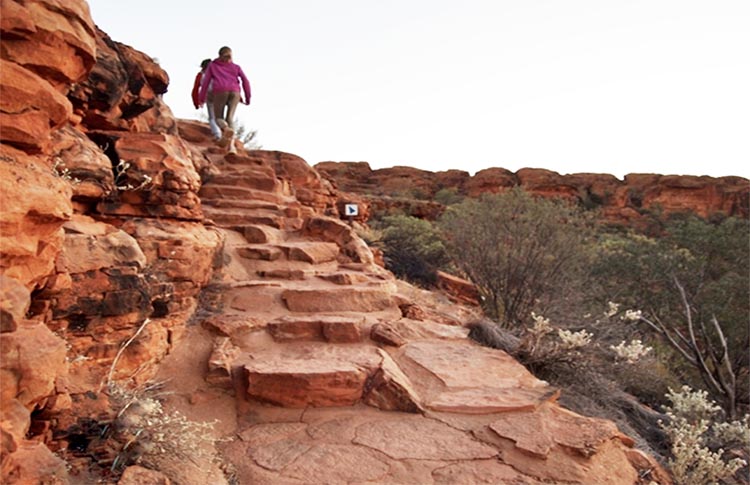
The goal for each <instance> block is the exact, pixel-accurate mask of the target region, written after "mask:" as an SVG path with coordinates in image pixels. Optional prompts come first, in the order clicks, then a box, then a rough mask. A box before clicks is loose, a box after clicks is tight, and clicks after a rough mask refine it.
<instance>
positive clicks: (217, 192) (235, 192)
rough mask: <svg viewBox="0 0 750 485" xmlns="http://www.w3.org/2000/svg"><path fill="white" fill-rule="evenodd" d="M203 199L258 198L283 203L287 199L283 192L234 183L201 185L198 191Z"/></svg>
mask: <svg viewBox="0 0 750 485" xmlns="http://www.w3.org/2000/svg"><path fill="white" fill-rule="evenodd" d="M198 196H199V197H200V198H201V200H210V199H219V200H232V199H235V200H257V201H264V202H274V203H277V204H278V203H283V202H284V200H285V199H286V198H285V197H284V194H282V193H281V192H269V191H266V190H258V189H250V188H247V187H236V186H234V185H218V184H213V183H208V184H206V185H204V186H202V187H201V189H200V191H199V192H198Z"/></svg>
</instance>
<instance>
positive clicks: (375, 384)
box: [363, 350, 422, 413]
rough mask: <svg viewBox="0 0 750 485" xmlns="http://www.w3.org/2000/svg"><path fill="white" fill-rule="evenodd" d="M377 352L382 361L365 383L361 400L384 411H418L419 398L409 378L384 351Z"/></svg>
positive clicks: (419, 407) (419, 409) (419, 408)
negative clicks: (365, 386)
mask: <svg viewBox="0 0 750 485" xmlns="http://www.w3.org/2000/svg"><path fill="white" fill-rule="evenodd" d="M378 352H379V354H380V356H381V357H382V359H383V361H382V363H381V364H380V368H379V369H378V370H377V372H375V375H373V376H372V378H371V379H370V381H369V382H368V383H367V389H366V390H365V396H364V399H363V402H365V403H366V404H369V405H370V406H373V407H376V408H378V409H383V410H386V411H404V412H407V413H417V412H420V411H421V410H422V406H421V404H420V399H419V396H417V392H416V391H415V390H414V389H413V387H412V385H411V383H410V382H409V378H408V377H406V376H405V375H404V373H403V372H402V371H401V369H399V367H398V365H397V364H396V363H395V362H394V361H393V359H391V357H390V356H389V355H388V354H387V353H386V352H383V351H382V350H379V351H378Z"/></svg>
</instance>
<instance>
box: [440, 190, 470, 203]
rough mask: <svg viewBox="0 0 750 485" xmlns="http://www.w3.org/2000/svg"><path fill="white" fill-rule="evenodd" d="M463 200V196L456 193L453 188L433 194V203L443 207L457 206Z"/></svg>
mask: <svg viewBox="0 0 750 485" xmlns="http://www.w3.org/2000/svg"><path fill="white" fill-rule="evenodd" d="M463 200H464V196H463V195H461V194H459V193H458V190H457V189H456V188H455V187H450V188H445V189H440V190H438V191H437V192H436V193H435V202H439V203H440V204H443V205H453V204H459V203H461V202H462V201H463Z"/></svg>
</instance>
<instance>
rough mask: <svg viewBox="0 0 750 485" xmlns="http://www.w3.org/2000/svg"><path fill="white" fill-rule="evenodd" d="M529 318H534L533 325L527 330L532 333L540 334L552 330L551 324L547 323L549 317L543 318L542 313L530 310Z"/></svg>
mask: <svg viewBox="0 0 750 485" xmlns="http://www.w3.org/2000/svg"><path fill="white" fill-rule="evenodd" d="M531 319H532V320H534V325H533V326H532V327H531V329H530V330H529V332H531V333H532V334H534V335H540V336H541V335H546V334H548V333H551V332H552V325H550V323H549V318H544V317H543V316H542V315H537V314H536V313H534V312H531Z"/></svg>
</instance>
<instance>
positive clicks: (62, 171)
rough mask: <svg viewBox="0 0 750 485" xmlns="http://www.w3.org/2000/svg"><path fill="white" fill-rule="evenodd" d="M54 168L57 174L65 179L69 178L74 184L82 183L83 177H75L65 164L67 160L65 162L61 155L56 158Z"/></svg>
mask: <svg viewBox="0 0 750 485" xmlns="http://www.w3.org/2000/svg"><path fill="white" fill-rule="evenodd" d="M52 170H53V172H54V173H55V175H57V176H58V177H60V178H61V179H63V180H67V181H68V182H70V183H72V184H73V185H77V184H80V183H81V179H79V178H78V177H73V174H72V173H71V172H70V169H69V168H68V167H66V166H65V162H63V161H62V159H61V158H60V157H56V158H55V165H54V166H53V167H52Z"/></svg>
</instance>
